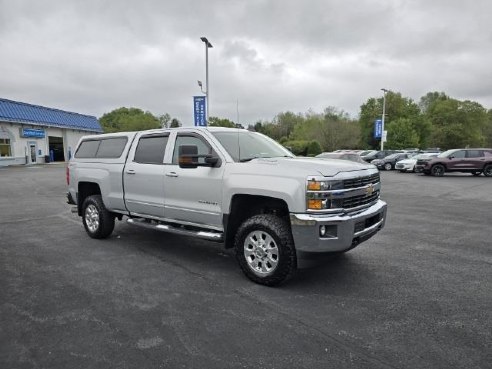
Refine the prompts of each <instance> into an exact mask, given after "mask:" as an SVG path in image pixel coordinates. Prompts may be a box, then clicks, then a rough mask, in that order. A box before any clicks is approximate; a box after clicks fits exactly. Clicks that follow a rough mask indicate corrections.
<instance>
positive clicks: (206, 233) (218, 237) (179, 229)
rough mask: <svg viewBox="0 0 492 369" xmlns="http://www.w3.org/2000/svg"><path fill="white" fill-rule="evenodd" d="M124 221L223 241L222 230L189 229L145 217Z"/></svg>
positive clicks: (164, 230) (144, 226)
mask: <svg viewBox="0 0 492 369" xmlns="http://www.w3.org/2000/svg"><path fill="white" fill-rule="evenodd" d="M126 222H127V223H128V224H131V225H134V226H137V227H142V228H147V229H154V230H157V231H163V232H169V233H174V234H179V235H182V236H193V237H198V238H202V239H204V240H209V241H215V242H222V241H224V233H223V232H209V231H202V230H191V229H186V228H183V227H175V226H172V225H169V224H162V223H150V222H148V221H147V220H145V219H132V218H131V219H128V220H127V221H126Z"/></svg>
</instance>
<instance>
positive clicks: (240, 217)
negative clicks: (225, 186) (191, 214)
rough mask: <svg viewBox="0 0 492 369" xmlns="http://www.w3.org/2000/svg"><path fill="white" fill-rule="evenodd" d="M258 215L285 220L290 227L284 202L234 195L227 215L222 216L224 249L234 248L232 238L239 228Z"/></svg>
mask: <svg viewBox="0 0 492 369" xmlns="http://www.w3.org/2000/svg"><path fill="white" fill-rule="evenodd" d="M258 214H275V215H277V216H279V217H281V218H284V219H286V221H287V222H288V224H289V226H290V219H289V207H288V205H287V203H286V202H285V200H283V199H279V198H275V197H268V196H259V195H248V194H236V195H234V196H233V197H232V199H231V204H230V208H229V213H228V214H224V216H223V223H224V233H225V248H232V247H234V237H235V235H236V232H237V230H238V228H239V226H240V225H241V224H242V223H243V222H244V221H245V220H246V219H248V218H250V217H252V216H253V215H258Z"/></svg>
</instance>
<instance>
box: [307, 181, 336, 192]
mask: <svg viewBox="0 0 492 369" xmlns="http://www.w3.org/2000/svg"><path fill="white" fill-rule="evenodd" d="M341 189H343V182H342V181H308V182H307V190H308V191H329V190H341Z"/></svg>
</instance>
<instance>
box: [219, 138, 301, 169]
mask: <svg viewBox="0 0 492 369" xmlns="http://www.w3.org/2000/svg"><path fill="white" fill-rule="evenodd" d="M211 133H212V134H213V135H214V136H215V138H217V140H219V142H220V143H221V144H222V146H224V148H225V149H226V150H227V152H228V153H229V155H230V156H231V157H232V159H233V160H234V161H236V162H238V161H241V162H242V161H249V160H252V159H256V158H276V157H283V156H288V157H294V155H293V154H292V153H291V152H290V151H289V150H287V149H286V148H284V147H283V146H282V145H280V144H278V143H277V142H275V141H274V140H272V139H271V138H269V137H267V136H264V135H262V134H261V133H257V132H250V131H239V130H238V131H222V132H221V131H217V132H211Z"/></svg>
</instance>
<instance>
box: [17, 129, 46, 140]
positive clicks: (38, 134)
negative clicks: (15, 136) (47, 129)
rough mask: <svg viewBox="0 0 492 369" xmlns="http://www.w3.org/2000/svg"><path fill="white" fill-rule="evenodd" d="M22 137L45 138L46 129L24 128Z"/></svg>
mask: <svg viewBox="0 0 492 369" xmlns="http://www.w3.org/2000/svg"><path fill="white" fill-rule="evenodd" d="M21 137H24V138H44V129H36V128H22V129H21Z"/></svg>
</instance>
